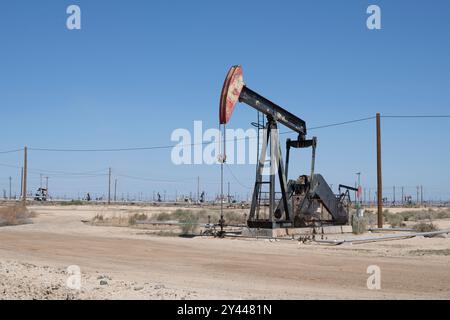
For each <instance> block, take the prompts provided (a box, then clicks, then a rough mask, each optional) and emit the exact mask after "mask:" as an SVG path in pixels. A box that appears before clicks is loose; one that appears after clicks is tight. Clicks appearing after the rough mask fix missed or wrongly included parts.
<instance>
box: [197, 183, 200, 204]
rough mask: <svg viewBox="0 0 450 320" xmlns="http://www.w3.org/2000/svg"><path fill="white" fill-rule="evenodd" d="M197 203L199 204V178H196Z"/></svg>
mask: <svg viewBox="0 0 450 320" xmlns="http://www.w3.org/2000/svg"><path fill="white" fill-rule="evenodd" d="M197 202H198V203H200V176H198V177H197Z"/></svg>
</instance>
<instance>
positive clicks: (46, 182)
mask: <svg viewBox="0 0 450 320" xmlns="http://www.w3.org/2000/svg"><path fill="white" fill-rule="evenodd" d="M45 189H47V194H48V177H45Z"/></svg>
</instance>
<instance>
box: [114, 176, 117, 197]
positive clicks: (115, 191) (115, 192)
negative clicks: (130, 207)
mask: <svg viewBox="0 0 450 320" xmlns="http://www.w3.org/2000/svg"><path fill="white" fill-rule="evenodd" d="M116 195H117V179H114V202H116V201H117V198H116Z"/></svg>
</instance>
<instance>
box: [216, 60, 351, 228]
mask: <svg viewBox="0 0 450 320" xmlns="http://www.w3.org/2000/svg"><path fill="white" fill-rule="evenodd" d="M238 102H241V103H245V104H247V105H249V106H250V107H252V108H254V109H256V110H257V111H258V112H260V113H262V114H263V115H265V117H266V119H267V121H266V123H265V125H264V128H263V134H262V146H261V148H260V150H259V151H260V152H259V161H258V164H257V168H256V181H255V184H254V189H253V196H252V203H251V208H250V214H249V218H248V221H247V224H248V226H249V227H250V228H267V229H274V228H289V227H306V226H315V225H323V224H335V225H344V224H347V223H348V220H349V203H350V196H349V192H348V190H349V189H351V190H353V189H354V188H351V187H348V186H344V185H340V188H339V189H341V188H344V189H346V191H345V192H343V193H341V192H339V194H338V195H335V194H334V193H333V191H332V189H331V188H330V186H329V185H328V183H327V182H326V181H325V179H324V178H323V177H322V175H320V174H317V173H315V172H314V164H315V156H316V146H317V139H316V137H313V138H311V139H307V138H306V135H307V129H306V123H305V121H304V120H302V119H300V118H299V117H297V116H295V115H294V114H292V113H290V112H289V111H287V110H285V109H284V108H282V107H280V106H278V105H276V104H275V103H273V102H272V101H270V100H268V99H266V98H265V97H263V96H261V95H260V94H258V93H256V92H255V91H253V90H251V89H249V88H248V87H247V86H246V85H245V83H244V79H243V71H242V67H241V66H233V67H232V68H231V69H230V70H229V72H228V74H227V76H226V78H225V82H224V84H223V88H222V93H221V98H220V109H219V120H220V124H221V125H225V124H227V123H228V122H229V121H230V118H231V115H232V113H233V110H234V108H235V106H236V105H237V103H238ZM279 124H281V125H284V126H286V127H287V128H289V129H291V130H292V131H293V132H295V133H296V134H297V135H298V136H297V139H295V140H292V139H287V140H286V162H285V163H284V162H283V159H282V154H281V147H280V136H279V132H278V125H279ZM291 148H296V149H305V148H311V149H312V157H311V172H310V174H309V175H301V176H299V178H298V179H296V180H289V181H288V180H287V179H288V169H289V158H290V150H291ZM267 151H269V152H268V153H269V155H270V160H269V163H270V164H269V168H267V166H266V165H265V164H266V157H267ZM267 170H270V171H269V173H267ZM275 176H277V178H278V179H277V180H278V188H279V189H280V191H279V192H277V191H276V177H275ZM263 186H264V187H266V188H267V187H268V190H269V191H268V192H262V187H263ZM277 195H279V196H278V197H277ZM265 209H268V215H264V216H263V214H262V212H263V211H266V210H265ZM323 209H325V211H326V214H324V212H323ZM325 216H326V217H325Z"/></svg>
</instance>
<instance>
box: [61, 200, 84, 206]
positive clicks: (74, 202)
mask: <svg viewBox="0 0 450 320" xmlns="http://www.w3.org/2000/svg"><path fill="white" fill-rule="evenodd" d="M83 204H84V202H83V201H81V200H70V201H63V202H61V205H62V206H81V205H83Z"/></svg>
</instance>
